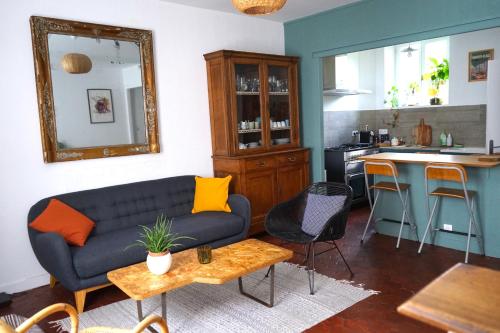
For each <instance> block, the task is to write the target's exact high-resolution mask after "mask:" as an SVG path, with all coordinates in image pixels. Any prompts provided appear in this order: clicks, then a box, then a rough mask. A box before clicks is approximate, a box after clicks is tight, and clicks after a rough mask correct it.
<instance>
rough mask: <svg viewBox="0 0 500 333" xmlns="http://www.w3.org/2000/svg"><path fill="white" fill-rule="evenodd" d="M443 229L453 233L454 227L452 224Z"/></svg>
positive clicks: (445, 225)
mask: <svg viewBox="0 0 500 333" xmlns="http://www.w3.org/2000/svg"><path fill="white" fill-rule="evenodd" d="M443 229H444V230H446V231H453V225H451V224H446V223H445V224H443Z"/></svg>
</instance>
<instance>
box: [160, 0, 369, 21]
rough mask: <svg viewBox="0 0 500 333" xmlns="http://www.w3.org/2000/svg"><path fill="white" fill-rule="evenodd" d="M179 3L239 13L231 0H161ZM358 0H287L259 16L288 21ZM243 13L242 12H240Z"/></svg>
mask: <svg viewBox="0 0 500 333" xmlns="http://www.w3.org/2000/svg"><path fill="white" fill-rule="evenodd" d="M162 1H166V2H173V3H178V4H181V5H186V6H191V7H199V8H205V9H212V10H217V11H221V12H228V13H234V14H237V13H238V14H241V13H239V12H238V11H237V10H236V9H235V8H234V7H233V5H232V3H231V0H162ZM358 1H360V0H288V1H287V3H286V4H285V6H284V7H283V8H282V9H281V10H280V11H278V12H277V13H273V14H270V15H264V16H259V17H261V18H263V19H267V20H272V21H276V22H288V21H292V20H295V19H298V18H301V17H305V16H310V15H313V14H317V13H320V12H324V11H327V10H330V9H333V8H336V7H340V6H344V5H347V4H351V3H354V2H358ZM241 15H244V14H241Z"/></svg>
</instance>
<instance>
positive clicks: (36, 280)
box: [0, 273, 50, 294]
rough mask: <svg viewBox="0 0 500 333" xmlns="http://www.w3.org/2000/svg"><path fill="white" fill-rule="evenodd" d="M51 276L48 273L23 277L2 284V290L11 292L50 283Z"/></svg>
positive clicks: (0, 287)
mask: <svg viewBox="0 0 500 333" xmlns="http://www.w3.org/2000/svg"><path fill="white" fill-rule="evenodd" d="M49 279H50V276H49V274H47V273H43V274H40V275H35V276H31V277H27V278H23V279H20V280H17V281H13V282H9V283H5V284H2V285H0V290H1V291H3V292H6V293H9V294H13V293H18V292H21V291H26V290H30V289H33V288H37V287H40V286H44V285H47V284H49Z"/></svg>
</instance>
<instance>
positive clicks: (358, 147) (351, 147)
mask: <svg viewBox="0 0 500 333" xmlns="http://www.w3.org/2000/svg"><path fill="white" fill-rule="evenodd" d="M367 148H375V146H374V145H372V144H369V143H344V144H342V145H340V146H335V147H327V148H325V151H352V150H361V149H367Z"/></svg>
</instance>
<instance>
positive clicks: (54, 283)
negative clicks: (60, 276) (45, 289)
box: [50, 275, 57, 288]
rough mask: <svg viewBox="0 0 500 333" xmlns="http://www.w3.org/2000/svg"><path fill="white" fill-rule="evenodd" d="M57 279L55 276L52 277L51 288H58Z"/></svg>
mask: <svg viewBox="0 0 500 333" xmlns="http://www.w3.org/2000/svg"><path fill="white" fill-rule="evenodd" d="M56 283H57V279H56V278H55V277H54V276H52V275H51V276H50V288H54V287H55V286H56Z"/></svg>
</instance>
